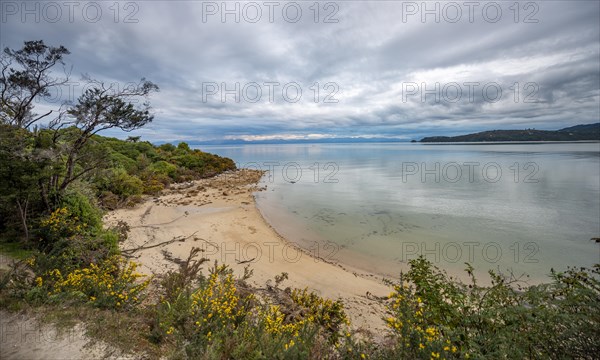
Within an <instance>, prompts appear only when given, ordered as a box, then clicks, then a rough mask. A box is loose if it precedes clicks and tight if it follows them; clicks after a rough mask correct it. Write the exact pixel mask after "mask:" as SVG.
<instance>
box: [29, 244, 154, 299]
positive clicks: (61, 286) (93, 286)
mask: <svg viewBox="0 0 600 360" xmlns="http://www.w3.org/2000/svg"><path fill="white" fill-rule="evenodd" d="M137 266H138V264H136V263H135V262H130V261H127V260H125V259H124V258H122V257H121V256H118V255H115V256H110V257H108V258H106V259H104V260H103V261H101V262H98V263H90V264H89V265H88V266H85V267H80V268H76V269H74V270H72V271H70V272H68V273H65V272H64V271H61V270H60V269H52V270H49V271H47V272H45V273H43V274H41V275H40V276H37V277H36V279H35V283H36V288H43V289H44V290H45V291H47V294H48V297H49V298H50V300H52V299H60V298H62V297H65V296H66V297H68V298H72V299H79V300H82V301H83V302H87V303H90V304H92V305H94V306H97V307H102V308H114V309H121V308H127V307H131V306H133V305H135V304H138V303H139V302H140V300H141V296H142V295H143V294H142V292H143V290H144V289H145V288H146V287H147V286H148V283H149V280H145V281H139V279H140V278H142V277H144V275H142V274H140V273H137V272H136V269H137Z"/></svg>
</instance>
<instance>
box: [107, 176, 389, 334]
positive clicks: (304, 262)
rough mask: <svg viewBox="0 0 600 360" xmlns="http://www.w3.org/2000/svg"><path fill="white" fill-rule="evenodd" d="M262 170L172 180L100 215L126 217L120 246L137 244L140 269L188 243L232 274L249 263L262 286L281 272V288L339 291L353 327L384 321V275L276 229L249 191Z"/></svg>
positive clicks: (162, 267) (181, 253)
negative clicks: (310, 247) (132, 203)
mask: <svg viewBox="0 0 600 360" xmlns="http://www.w3.org/2000/svg"><path fill="white" fill-rule="evenodd" d="M263 174H264V172H261V171H257V170H244V169H242V170H236V171H234V172H228V173H224V174H221V175H218V176H216V177H213V178H210V179H202V180H196V181H193V182H189V183H184V184H177V185H174V186H172V187H171V188H170V189H168V190H166V191H164V192H163V193H162V194H161V195H159V196H155V197H149V198H148V199H146V200H145V201H144V202H142V203H140V204H138V205H136V206H135V207H134V208H126V209H118V210H115V211H112V212H110V213H108V214H107V215H106V216H105V218H104V220H105V223H106V224H107V225H109V226H111V225H116V224H117V222H119V221H124V222H126V223H127V224H128V226H129V227H130V230H129V232H128V237H127V239H126V240H125V241H124V242H123V243H122V244H121V249H122V250H129V251H132V249H136V248H139V247H141V246H143V247H144V248H143V249H139V250H136V251H132V252H130V255H131V257H132V260H133V261H136V262H138V263H140V264H141V266H140V268H139V269H140V271H141V272H142V273H145V274H147V275H152V274H161V273H165V272H167V271H169V270H173V269H176V266H175V264H174V263H173V262H172V261H171V260H168V259H167V257H168V258H179V259H185V258H187V255H188V254H189V251H190V250H191V249H192V248H193V247H200V248H201V249H202V252H203V255H202V256H203V257H205V258H208V259H209V260H210V261H211V262H214V261H215V260H216V261H218V262H219V263H224V264H227V265H229V266H230V267H231V268H232V269H233V270H234V273H235V274H236V275H242V274H243V273H244V268H245V267H246V266H248V265H249V266H250V269H251V270H253V272H254V274H253V276H252V277H251V278H250V279H249V280H248V282H249V283H251V284H253V285H254V286H257V287H264V286H265V285H266V284H269V283H271V282H273V281H274V280H273V279H274V277H275V276H276V275H279V274H281V273H282V272H286V273H288V276H289V279H288V280H286V281H284V282H283V283H282V284H281V286H282V287H283V288H285V287H295V288H301V289H302V288H305V287H306V288H308V289H309V290H312V291H315V292H316V293H317V294H319V295H320V296H323V297H327V298H330V299H341V300H342V301H343V303H344V308H345V310H346V312H347V314H348V316H349V318H350V320H351V323H352V325H353V327H357V328H362V329H366V330H370V331H371V332H373V333H374V334H377V333H378V332H379V330H381V329H383V328H385V323H384V321H383V317H384V316H385V308H384V306H383V304H382V302H381V301H378V300H377V298H378V297H385V296H387V295H388V294H389V292H390V288H389V286H388V285H385V284H384V283H383V278H384V276H382V275H381V274H377V273H370V272H366V271H364V270H363V269H360V268H358V267H356V268H355V267H353V266H351V265H349V264H346V263H340V262H336V261H331V260H329V259H325V258H323V257H321V256H315V254H313V253H311V252H310V251H309V250H307V249H304V248H302V246H300V245H298V244H295V243H293V242H291V241H289V240H287V239H286V238H285V237H284V236H282V235H281V234H279V233H278V232H277V231H276V230H275V229H274V228H273V226H271V225H270V224H269V223H268V221H267V220H266V219H265V218H264V217H263V215H262V213H261V211H260V210H259V209H258V207H257V204H256V200H255V197H254V193H255V192H258V191H261V190H265V189H266V186H261V185H260V184H259V182H260V179H261V178H262V176H263ZM153 245H154V246H153ZM146 247H149V248H146ZM208 266H210V265H208V263H207V266H205V267H204V268H205V269H206V268H207V267H208Z"/></svg>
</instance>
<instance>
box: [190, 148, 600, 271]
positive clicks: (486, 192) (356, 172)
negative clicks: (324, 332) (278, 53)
mask: <svg viewBox="0 0 600 360" xmlns="http://www.w3.org/2000/svg"><path fill="white" fill-rule="evenodd" d="M201 148H202V149H203V150H205V151H208V152H213V153H217V154H219V155H222V156H227V157H230V158H232V159H234V160H235V161H236V163H237V165H238V166H239V167H247V168H261V169H263V170H270V172H269V174H268V176H265V177H264V178H263V182H264V184H265V185H266V186H267V190H266V191H263V192H261V193H259V194H257V203H258V206H259V209H260V210H261V212H262V213H263V215H264V216H265V218H266V219H267V221H269V222H270V223H271V225H272V226H273V227H274V228H275V229H276V230H277V231H278V232H280V233H281V234H282V235H284V236H285V237H286V238H288V239H289V240H290V241H294V242H296V243H298V244H300V245H301V246H303V247H305V248H307V249H309V250H310V251H314V253H316V254H318V255H319V256H321V257H323V258H327V259H329V260H335V261H341V262H351V263H352V264H353V265H355V266H358V267H359V268H363V269H365V270H370V271H378V272H381V273H385V274H388V275H393V274H395V273H397V272H398V271H400V270H401V269H404V268H406V266H405V264H406V263H407V261H408V260H410V259H412V258H415V257H416V256H418V255H419V254H423V255H425V256H427V257H428V258H429V259H430V260H431V261H433V262H434V263H435V264H436V265H438V266H439V267H440V268H443V269H446V270H447V271H448V272H450V273H459V272H462V269H464V268H465V265H464V263H465V262H469V263H472V264H473V265H474V266H475V267H476V268H477V270H478V273H480V274H481V273H484V272H487V270H488V269H495V270H500V271H502V272H505V273H506V272H508V271H512V272H513V273H514V274H515V275H521V274H523V273H525V274H528V275H530V277H531V279H532V281H535V280H537V279H542V278H543V277H544V275H545V274H547V273H548V272H549V270H550V268H554V269H557V270H559V269H564V268H566V266H567V265H572V266H591V265H593V264H594V263H598V262H600V247H599V246H598V245H597V244H595V243H594V242H592V241H590V238H592V237H599V236H600V220H599V219H600V144H599V143H558V144H557V143H537V144H444V145H441V144H440V145H436V144H418V143H417V144H407V143H395V144H301V145H298V144H286V145H242V146H203V147H201Z"/></svg>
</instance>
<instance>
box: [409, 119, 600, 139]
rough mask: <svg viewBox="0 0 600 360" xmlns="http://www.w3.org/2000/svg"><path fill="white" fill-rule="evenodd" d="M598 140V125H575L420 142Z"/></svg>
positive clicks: (438, 137) (491, 132) (447, 137)
mask: <svg viewBox="0 0 600 360" xmlns="http://www.w3.org/2000/svg"><path fill="white" fill-rule="evenodd" d="M581 140H600V123H595V124H586V125H576V126H572V127H568V128H564V129H560V130H555V131H548V130H534V129H527V130H492V131H483V132H479V133H475V134H468V135H459V136H431V137H426V138H423V139H421V142H485V141H581Z"/></svg>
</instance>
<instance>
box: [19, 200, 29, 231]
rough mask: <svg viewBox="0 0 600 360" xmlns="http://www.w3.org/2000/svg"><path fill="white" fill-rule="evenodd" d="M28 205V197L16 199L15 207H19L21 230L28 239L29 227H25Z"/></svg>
mask: <svg viewBox="0 0 600 360" xmlns="http://www.w3.org/2000/svg"><path fill="white" fill-rule="evenodd" d="M28 206H29V198H27V199H25V200H23V205H21V200H17V207H18V208H19V217H20V218H21V224H22V225H23V232H24V234H25V240H26V241H29V228H28V227H27V207H28Z"/></svg>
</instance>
